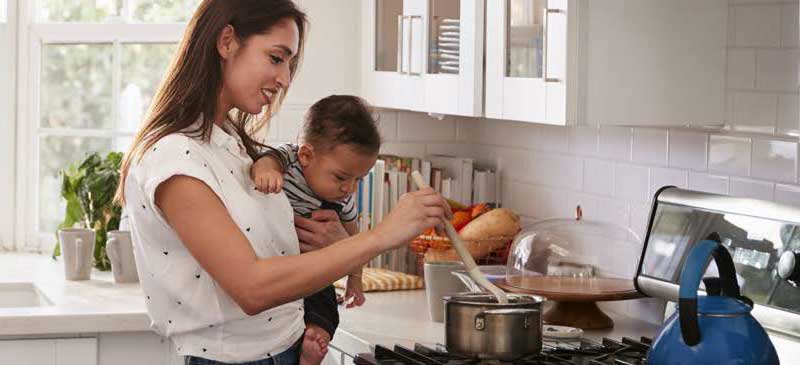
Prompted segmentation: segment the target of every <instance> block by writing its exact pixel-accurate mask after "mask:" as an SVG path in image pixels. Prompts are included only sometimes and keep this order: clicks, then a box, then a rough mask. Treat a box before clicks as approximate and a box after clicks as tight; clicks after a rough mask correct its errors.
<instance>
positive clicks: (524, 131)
mask: <svg viewBox="0 0 800 365" xmlns="http://www.w3.org/2000/svg"><path fill="white" fill-rule="evenodd" d="M485 123H486V127H485V129H484V130H483V131H482V134H481V136H480V139H479V140H478V142H480V143H485V144H491V145H496V146H504V147H518V148H533V147H534V146H533V144H534V142H535V141H536V137H537V135H538V130H537V129H536V125H535V124H531V123H523V122H514V121H505V120H497V119H486V121H485Z"/></svg>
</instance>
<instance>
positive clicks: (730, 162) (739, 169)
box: [708, 135, 750, 176]
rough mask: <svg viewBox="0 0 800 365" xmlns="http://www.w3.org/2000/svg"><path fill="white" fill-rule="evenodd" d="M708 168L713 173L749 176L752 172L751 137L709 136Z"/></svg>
mask: <svg viewBox="0 0 800 365" xmlns="http://www.w3.org/2000/svg"><path fill="white" fill-rule="evenodd" d="M708 170H709V171H710V172H712V173H718V174H726V175H739V176H748V175H749V174H750V139H749V138H743V137H731V136H717V135H711V136H710V137H709V148H708Z"/></svg>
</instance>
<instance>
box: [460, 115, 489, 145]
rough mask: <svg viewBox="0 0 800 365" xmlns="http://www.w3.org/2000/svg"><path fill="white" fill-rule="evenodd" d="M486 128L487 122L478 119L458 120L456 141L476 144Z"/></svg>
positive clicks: (463, 118)
mask: <svg viewBox="0 0 800 365" xmlns="http://www.w3.org/2000/svg"><path fill="white" fill-rule="evenodd" d="M485 128H486V122H485V121H484V120H483V119H478V118H465V117H462V118H458V120H457V122H456V140H458V141H459V142H476V141H478V140H480V138H481V133H483V131H484V130H485Z"/></svg>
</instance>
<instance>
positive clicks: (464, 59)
mask: <svg viewBox="0 0 800 365" xmlns="http://www.w3.org/2000/svg"><path fill="white" fill-rule="evenodd" d="M361 3H362V9H361V10H362V13H361V14H362V17H361V19H362V30H363V31H362V54H361V57H362V73H361V92H362V95H363V96H364V97H366V98H367V99H368V101H369V102H370V103H372V104H373V105H375V106H379V107H387V108H397V109H407V110H415V111H422V112H429V113H441V114H455V115H466V116H481V115H482V114H483V108H482V106H483V101H482V95H483V35H484V31H483V22H484V1H483V0H364V1H362V2H361Z"/></svg>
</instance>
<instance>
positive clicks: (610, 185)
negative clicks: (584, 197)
mask: <svg viewBox="0 0 800 365" xmlns="http://www.w3.org/2000/svg"><path fill="white" fill-rule="evenodd" d="M583 191H584V192H587V193H590V194H596V195H603V196H612V195H614V163H613V162H610V161H604V160H595V159H591V158H587V159H586V160H584V161H583Z"/></svg>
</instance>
